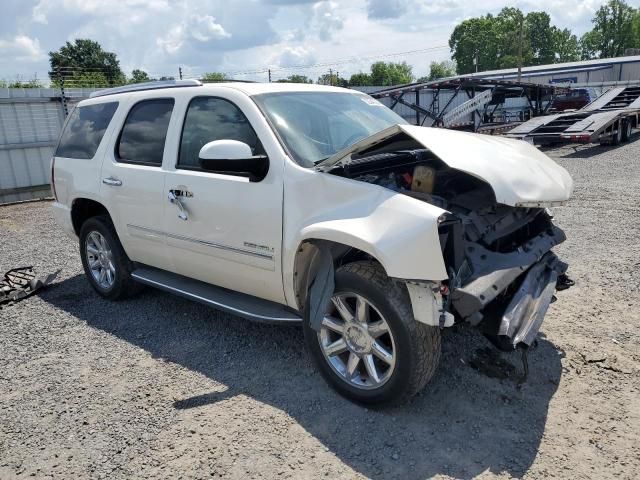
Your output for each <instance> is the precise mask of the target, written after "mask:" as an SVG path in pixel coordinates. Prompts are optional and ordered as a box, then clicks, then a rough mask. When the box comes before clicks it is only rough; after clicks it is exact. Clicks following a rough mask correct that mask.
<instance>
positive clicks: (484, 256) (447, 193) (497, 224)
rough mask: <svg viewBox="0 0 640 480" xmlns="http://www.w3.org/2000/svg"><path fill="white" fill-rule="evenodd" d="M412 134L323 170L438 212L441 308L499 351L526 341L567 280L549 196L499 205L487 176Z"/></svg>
mask: <svg viewBox="0 0 640 480" xmlns="http://www.w3.org/2000/svg"><path fill="white" fill-rule="evenodd" d="M414 140H415V139H412V138H410V137H409V136H396V137H395V138H393V139H391V140H390V141H383V142H381V143H378V144H376V145H375V147H374V148H371V149H363V150H361V151H358V152H352V153H351V154H350V155H349V157H348V158H343V159H341V161H339V162H335V164H333V165H331V166H330V167H327V168H324V169H323V171H325V172H327V173H332V174H335V175H339V176H343V177H347V178H351V179H354V180H359V181H364V182H367V183H372V184H377V185H380V186H383V187H386V188H389V189H392V190H394V191H397V192H398V193H402V194H404V195H408V196H410V197H413V198H416V199H418V200H421V201H424V202H427V203H430V204H432V205H435V206H437V207H439V208H441V209H443V210H444V211H446V213H444V214H443V215H442V216H441V217H440V219H439V225H438V231H439V236H440V244H441V248H442V253H443V257H444V260H445V265H446V267H447V271H448V274H449V280H448V282H447V281H445V282H443V284H442V288H441V293H442V296H443V299H444V302H443V306H442V308H443V312H446V313H449V312H450V313H452V314H453V315H454V317H455V319H456V321H457V322H468V323H470V324H471V325H473V326H477V327H478V328H481V329H482V331H483V332H484V333H485V334H486V335H487V336H488V337H489V338H490V339H491V340H492V341H493V343H494V344H495V345H496V346H498V347H499V348H501V349H503V350H512V349H515V348H517V347H525V348H526V347H528V346H530V345H532V343H533V342H534V340H535V338H536V335H537V333H538V330H539V328H540V326H541V324H542V321H543V319H544V316H545V314H546V311H547V309H548V307H549V305H550V304H551V303H552V302H553V301H554V299H555V297H554V293H555V291H556V289H563V288H567V287H568V286H570V285H571V284H572V283H571V281H570V280H568V278H567V277H566V270H567V264H566V263H564V262H562V261H560V260H559V259H558V258H557V256H556V255H555V254H554V253H553V252H552V251H551V249H552V248H553V247H554V246H556V245H558V244H560V243H562V242H563V241H564V240H565V235H564V232H563V231H562V230H561V229H560V228H558V227H557V226H555V225H554V224H553V221H552V216H551V214H550V212H549V210H547V209H546V208H545V205H546V204H553V203H554V202H551V201H548V200H545V201H543V202H542V201H541V202H526V203H525V202H522V203H519V204H516V203H515V202H514V204H512V205H507V204H504V203H500V202H498V201H497V200H496V194H495V192H494V189H493V188H492V186H491V185H490V184H489V183H488V182H487V181H484V180H483V179H482V178H479V177H478V176H476V175H472V174H470V173H468V172H464V171H461V170H458V169H454V168H451V167H450V166H449V165H448V164H447V163H445V161H443V159H442V158H440V157H439V156H436V155H435V154H434V152H433V151H432V150H430V149H428V148H424V146H423V145H418V144H416V142H415V141H414ZM558 168H559V167H558ZM502 187H503V190H504V185H503V186H502ZM569 190H570V189H569ZM569 194H570V191H569V192H568V193H567V196H568V195H569ZM565 200H566V199H560V202H562V201H565ZM525 205H526V206H525ZM529 205H531V206H529ZM441 326H442V325H441Z"/></svg>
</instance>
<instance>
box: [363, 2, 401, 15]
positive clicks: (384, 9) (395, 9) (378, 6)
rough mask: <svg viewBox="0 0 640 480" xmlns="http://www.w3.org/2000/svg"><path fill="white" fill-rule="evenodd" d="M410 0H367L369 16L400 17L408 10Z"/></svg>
mask: <svg viewBox="0 0 640 480" xmlns="http://www.w3.org/2000/svg"><path fill="white" fill-rule="evenodd" d="M408 4H409V0H367V15H368V16H369V18H398V17H400V16H402V15H404V14H405V13H406V12H407V7H408Z"/></svg>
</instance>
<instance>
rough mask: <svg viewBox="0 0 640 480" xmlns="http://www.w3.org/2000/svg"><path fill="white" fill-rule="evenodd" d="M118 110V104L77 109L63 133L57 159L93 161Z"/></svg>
mask: <svg viewBox="0 0 640 480" xmlns="http://www.w3.org/2000/svg"><path fill="white" fill-rule="evenodd" d="M117 108H118V102H108V103H98V104H95V105H87V106H86V107H76V108H75V109H74V110H73V112H71V116H70V117H69V121H68V122H67V125H66V127H65V129H64V131H63V132H62V136H61V137H60V142H59V143H58V148H57V149H56V154H55V155H56V157H67V158H82V159H85V160H88V159H91V158H93V157H94V155H95V154H96V150H98V146H99V145H100V142H101V141H102V137H103V136H104V132H105V131H106V130H107V127H108V126H109V122H110V121H111V119H112V118H113V114H114V113H115V112H116V109H117Z"/></svg>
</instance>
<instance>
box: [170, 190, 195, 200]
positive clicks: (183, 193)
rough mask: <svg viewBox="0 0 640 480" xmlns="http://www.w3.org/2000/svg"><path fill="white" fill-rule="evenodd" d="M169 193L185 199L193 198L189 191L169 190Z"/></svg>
mask: <svg viewBox="0 0 640 480" xmlns="http://www.w3.org/2000/svg"><path fill="white" fill-rule="evenodd" d="M169 193H172V194H173V195H175V196H176V197H185V198H191V197H193V193H191V192H190V191H188V190H178V189H176V188H174V189H171V190H169Z"/></svg>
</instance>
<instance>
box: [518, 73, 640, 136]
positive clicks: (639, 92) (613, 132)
mask: <svg viewBox="0 0 640 480" xmlns="http://www.w3.org/2000/svg"><path fill="white" fill-rule="evenodd" d="M639 125H640V85H634V86H626V87H615V88H611V89H610V90H607V91H606V92H605V93H604V94H602V95H601V96H599V97H598V98H596V99H595V100H594V101H593V102H591V103H590V104H589V105H586V106H585V107H583V108H581V109H580V110H576V111H574V112H568V113H560V114H555V115H547V116H544V117H537V118H533V119H531V120H529V121H528V122H525V123H522V124H520V125H518V126H517V127H515V128H513V129H512V130H510V131H509V132H508V133H506V136H508V137H511V138H519V139H524V140H531V141H533V143H536V144H540V145H544V144H552V143H561V142H566V143H600V144H601V145H605V144H612V145H617V144H618V143H620V142H624V141H627V140H629V138H630V137H631V132H632V130H633V129H634V128H638V126H639Z"/></svg>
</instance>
